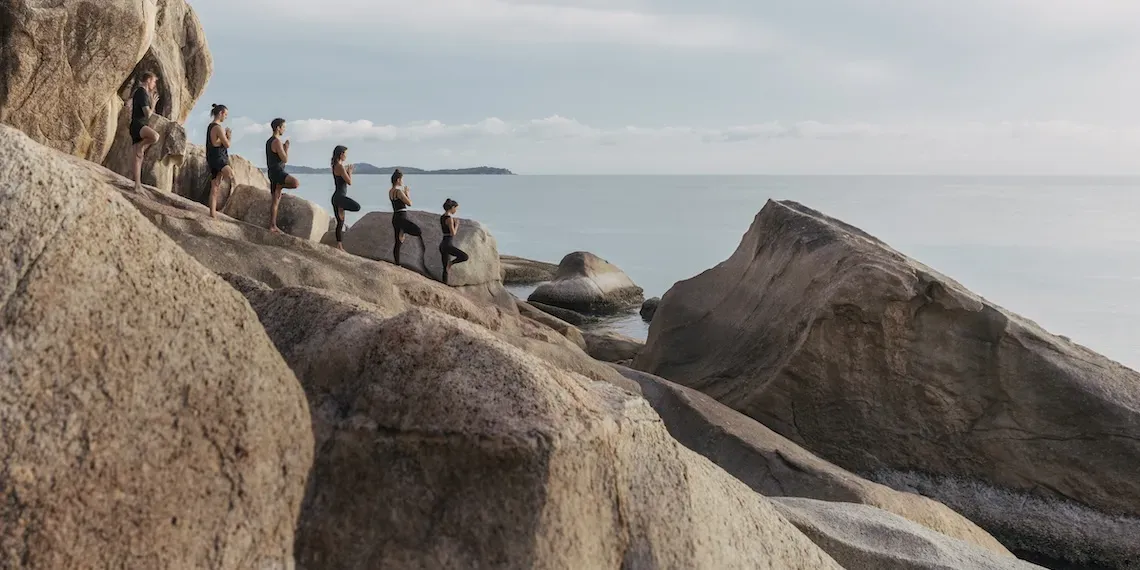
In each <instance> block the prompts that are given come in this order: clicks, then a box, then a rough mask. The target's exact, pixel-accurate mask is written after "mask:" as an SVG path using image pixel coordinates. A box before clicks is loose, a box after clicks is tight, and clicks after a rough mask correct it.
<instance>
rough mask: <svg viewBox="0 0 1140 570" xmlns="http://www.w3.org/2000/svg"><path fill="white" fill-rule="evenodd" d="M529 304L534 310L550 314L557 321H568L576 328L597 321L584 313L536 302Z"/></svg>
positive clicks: (529, 302)
mask: <svg viewBox="0 0 1140 570" xmlns="http://www.w3.org/2000/svg"><path fill="white" fill-rule="evenodd" d="M527 303H528V304H529V305H530V306H532V307H534V308H536V309H538V310H540V311H542V312H544V313H546V314H548V315H550V316H552V317H554V318H556V319H559V320H562V321H566V322H568V323H570V324H572V325H574V326H576V327H580V326H582V325H586V324H589V323H590V322H592V321H594V320H596V319H593V318H591V317H587V316H586V315H583V314H582V313H578V312H575V311H571V310H570V309H563V308H562V307H553V306H550V305H546V304H543V303H537V302H535V301H527Z"/></svg>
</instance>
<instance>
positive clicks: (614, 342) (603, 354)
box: [582, 330, 645, 362]
mask: <svg viewBox="0 0 1140 570" xmlns="http://www.w3.org/2000/svg"><path fill="white" fill-rule="evenodd" d="M582 336H583V337H584V338H585V339H586V352H587V353H589V355H590V356H592V357H594V358H596V359H598V360H601V361H602V362H632V361H633V359H634V358H636V357H637V354H638V353H639V352H641V349H643V348H645V343H643V342H641V341H640V340H637V339H635V338H630V337H628V336H625V335H623V334H619V333H615V332H611V331H588V330H587V331H582Z"/></svg>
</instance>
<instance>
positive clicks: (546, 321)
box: [515, 299, 592, 356]
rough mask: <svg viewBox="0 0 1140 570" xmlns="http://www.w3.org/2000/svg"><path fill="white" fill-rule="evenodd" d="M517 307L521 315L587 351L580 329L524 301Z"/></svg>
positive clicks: (519, 301) (516, 302) (517, 304)
mask: <svg viewBox="0 0 1140 570" xmlns="http://www.w3.org/2000/svg"><path fill="white" fill-rule="evenodd" d="M515 305H516V306H517V307H518V308H519V315H521V316H523V317H526V318H528V319H530V320H532V321H534V322H536V323H541V324H543V325H545V326H548V327H550V328H551V329H553V330H554V331H555V332H557V333H558V334H560V335H562V336H564V337H566V338H567V339H568V340H569V341H570V342H573V343H574V344H575V345H577V346H578V347H579V348H581V349H582V350H586V339H585V337H583V336H582V331H581V330H580V329H579V328H578V327H576V326H574V325H572V324H570V323H568V322H566V321H564V320H562V319H560V318H558V317H555V316H554V315H550V314H548V313H545V312H543V311H541V310H539V309H538V308H536V307H535V306H533V305H531V304H530V303H527V302H526V301H523V300H522V299H519V300H517V301H515ZM591 356H592V355H591Z"/></svg>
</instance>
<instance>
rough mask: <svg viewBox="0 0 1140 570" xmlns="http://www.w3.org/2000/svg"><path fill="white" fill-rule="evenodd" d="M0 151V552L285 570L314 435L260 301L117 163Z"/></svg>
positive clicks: (1, 145)
mask: <svg viewBox="0 0 1140 570" xmlns="http://www.w3.org/2000/svg"><path fill="white" fill-rule="evenodd" d="M91 9H93V8H91ZM0 157H3V159H0V219H3V220H4V223H3V224H0V250H2V251H4V252H5V254H4V255H3V256H0V290H3V291H4V292H5V293H4V295H3V296H2V301H0V385H2V386H3V395H0V426H3V430H2V433H3V435H0V458H3V460H2V463H3V468H0V495H3V497H4V500H3V501H2V502H0V567H2V568H25V569H43V570H48V569H59V568H212V569H219V570H221V569H232V570H243V569H246V568H291V567H292V566H293V532H294V527H295V524H296V521H297V515H298V513H299V511H300V506H301V501H302V498H303V493H304V484H305V480H306V478H307V476H308V472H309V469H310V466H311V464H312V458H313V447H312V446H313V435H312V431H311V429H310V427H309V426H310V424H309V411H308V408H307V405H306V400H305V396H304V392H303V391H302V389H301V386H300V385H299V384H298V382H297V379H296V377H295V376H294V375H293V373H292V371H290V369H289V367H288V366H287V364H286V363H285V362H284V361H283V360H282V358H281V355H280V354H279V353H278V352H277V351H276V349H275V348H274V346H273V344H272V343H271V341H270V339H269V338H268V337H267V336H266V334H265V332H264V330H263V329H262V327H261V326H260V324H259V322H258V318H257V315H256V314H254V313H253V311H252V310H250V307H249V305H248V303H247V302H246V301H245V300H244V299H243V298H242V297H241V295H239V294H238V293H237V292H236V291H234V290H233V289H232V288H230V287H229V286H227V285H226V284H225V283H224V282H222V281H221V280H220V279H219V278H218V277H217V276H215V275H214V274H213V273H211V272H210V271H208V270H207V269H206V268H204V267H202V265H200V264H199V263H197V262H195V261H194V260H193V259H192V258H191V257H190V256H188V255H186V253H185V252H184V251H183V250H182V249H181V248H179V247H178V245H177V244H175V243H173V242H172V241H171V240H170V239H168V238H167V237H166V236H165V235H163V234H162V232H160V231H159V230H158V229H156V228H155V227H154V226H153V225H152V224H150V223H148V222H147V221H146V220H145V219H144V218H143V216H141V215H140V214H139V212H138V210H136V209H135V208H133V207H132V206H131V204H129V203H128V202H127V201H126V200H124V199H123V197H122V196H121V195H120V194H119V192H117V191H116V188H115V187H112V186H111V185H109V184H108V183H107V181H108V180H109V179H111V178H118V177H117V175H115V174H113V173H111V172H110V171H107V170H106V169H103V168H102V167H100V166H98V165H96V164H94V163H90V162H86V161H84V160H81V159H79V158H76V157H73V156H68V155H64V154H61V153H58V152H56V151H54V150H51V149H49V148H47V147H45V146H41V145H39V144H36V143H34V142H32V141H31V139H29V138H28V137H26V136H24V135H23V134H21V133H19V132H18V131H16V130H15V129H12V128H9V127H6V126H0ZM122 183H123V184H127V185H129V183H128V182H127V181H126V180H122Z"/></svg>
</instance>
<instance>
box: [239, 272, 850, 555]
mask: <svg viewBox="0 0 1140 570" xmlns="http://www.w3.org/2000/svg"><path fill="white" fill-rule="evenodd" d="M235 285H237V286H238V287H239V288H241V289H242V291H243V292H244V293H245V294H246V295H247V296H248V298H249V301H250V304H251V305H252V306H253V307H254V309H255V310H256V311H257V312H258V314H259V315H260V317H261V321H262V324H263V325H264V326H265V329H266V330H267V331H268V332H269V334H270V336H271V337H272V338H273V339H274V342H275V343H276V344H277V347H278V349H279V350H280V351H281V353H282V354H283V355H284V356H285V358H286V360H287V361H288V362H289V363H290V365H291V366H292V367H293V369H294V371H295V372H296V373H297V375H298V377H299V378H300V379H302V383H303V385H304V386H305V390H306V392H307V394H308V397H309V401H310V409H311V411H312V415H313V420H312V421H313V427H314V431H315V433H316V437H317V446H316V447H317V449H318V450H319V453H318V455H317V458H316V462H315V465H314V468H313V471H312V474H311V476H310V479H309V488H308V492H307V495H306V499H305V504H304V507H303V509H302V516H301V522H300V525H299V526H298V529H297V551H296V552H297V563H298V565H299V566H302V567H308V568H316V567H321V568H339V569H345V570H352V569H356V568H360V569H365V568H367V569H369V570H371V569H383V568H440V569H447V568H771V569H784V568H788V569H792V568H803V569H812V570H815V569H817V568H839V566H838V565H836V564H835V563H834V562H833V561H832V560H830V559H829V558H827V556H826V555H824V554H823V553H822V552H820V551H819V550H818V549H817V548H816V547H815V545H814V544H812V543H811V541H809V540H807V539H806V538H805V537H804V536H803V535H801V534H800V533H798V532H797V531H796V530H795V529H794V528H792V527H791V525H789V524H788V523H787V522H786V521H784V520H783V519H781V518H780V517H779V516H778V515H776V514H775V512H774V510H773V509H772V507H771V505H770V504H769V503H768V501H767V500H766V499H765V498H764V497H762V496H760V495H758V494H756V493H753V492H752V491H751V490H750V489H748V488H747V487H746V486H744V485H743V484H742V483H740V482H739V481H737V480H736V479H734V478H732V477H731V476H729V475H727V474H726V473H724V472H723V471H721V470H719V469H717V468H716V467H715V466H713V465H712V464H711V463H709V462H708V461H707V460H705V459H704V458H702V457H700V456H698V455H696V454H694V453H692V452H691V451H689V450H687V449H685V448H683V447H682V446H680V445H679V444H677V443H676V442H675V441H674V440H673V439H672V438H670V437H669V435H668V433H667V432H666V430H665V428H664V426H662V425H661V421H660V420H659V419H658V418H657V417H656V416H655V415H654V414H653V411H652V409H650V408H649V406H648V405H647V404H646V403H645V401H644V400H641V399H640V398H638V397H636V396H634V395H632V394H630V393H628V392H626V391H624V390H620V389H618V388H616V387H614V386H612V385H609V384H606V383H599V382H593V381H590V380H588V379H586V378H584V377H582V376H579V375H577V374H574V373H572V372H568V371H566V370H564V369H561V368H559V367H557V366H551V365H549V364H547V363H543V362H542V361H541V360H538V359H535V358H534V357H532V356H531V355H529V354H527V353H526V352H525V351H522V350H519V349H517V348H515V347H513V346H511V345H509V344H507V343H504V342H501V341H500V340H499V339H498V338H496V337H495V336H494V335H491V334H489V332H488V331H487V330H486V329H483V328H482V327H479V326H476V325H474V324H472V323H469V322H466V321H461V320H458V319H455V318H453V317H449V316H446V315H443V314H440V313H438V312H435V311H432V310H427V309H419V308H416V309H410V310H407V311H405V312H403V313H398V314H393V312H391V311H389V310H385V309H382V308H378V307H370V306H369V305H368V304H366V303H362V302H359V301H355V300H352V299H350V298H345V297H343V296H339V295H337V294H333V293H328V292H319V291H316V290H312V289H298V288H291V289H280V290H276V291H273V290H269V289H267V288H262V287H257V286H256V285H252V284H250V283H249V282H248V281H247V280H244V279H238V280H237V282H236V283H235Z"/></svg>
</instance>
